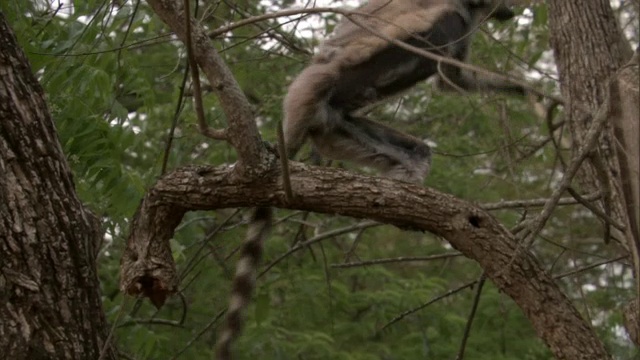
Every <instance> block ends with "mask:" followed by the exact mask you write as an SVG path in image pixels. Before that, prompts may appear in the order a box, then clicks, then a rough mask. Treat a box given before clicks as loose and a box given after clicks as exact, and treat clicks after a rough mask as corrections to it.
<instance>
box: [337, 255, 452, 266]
mask: <svg viewBox="0 0 640 360" xmlns="http://www.w3.org/2000/svg"><path fill="white" fill-rule="evenodd" d="M458 256H462V254H461V253H458V252H456V253H450V254H438V255H430V256H400V257H396V258H386V259H375V260H367V261H358V262H350V263H344V264H331V267H332V268H341V269H344V268H353V267H362V266H368V265H382V264H390V263H397V262H413V261H431V260H440V259H448V258H452V257H458Z"/></svg>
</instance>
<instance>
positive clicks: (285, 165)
mask: <svg viewBox="0 0 640 360" xmlns="http://www.w3.org/2000/svg"><path fill="white" fill-rule="evenodd" d="M278 153H279V155H280V167H281V168H282V187H283V188H284V197H285V199H286V201H287V203H289V204H291V203H292V202H293V191H292V190H291V179H290V178H289V157H288V154H287V148H286V146H285V143H284V130H283V129H282V121H278Z"/></svg>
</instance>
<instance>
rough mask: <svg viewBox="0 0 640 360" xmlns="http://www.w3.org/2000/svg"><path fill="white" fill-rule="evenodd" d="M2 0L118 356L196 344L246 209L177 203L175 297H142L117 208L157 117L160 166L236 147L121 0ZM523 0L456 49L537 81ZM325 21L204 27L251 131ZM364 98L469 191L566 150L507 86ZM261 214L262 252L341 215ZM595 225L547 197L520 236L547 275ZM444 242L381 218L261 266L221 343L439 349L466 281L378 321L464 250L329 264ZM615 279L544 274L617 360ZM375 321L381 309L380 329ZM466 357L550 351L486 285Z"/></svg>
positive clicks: (132, 192)
mask: <svg viewBox="0 0 640 360" xmlns="http://www.w3.org/2000/svg"><path fill="white" fill-rule="evenodd" d="M116 3H123V4H122V6H120V7H117V6H115V5H114V4H116ZM293 3H294V1H291V0H290V1H281V2H276V1H271V2H270V1H260V2H258V1H249V0H244V1H236V2H233V3H231V2H215V3H214V2H201V3H200V4H199V5H200V8H199V9H198V14H199V15H198V18H199V19H200V21H201V22H202V24H203V25H204V26H206V27H207V28H209V29H213V28H216V27H219V26H221V25H223V24H226V23H227V22H229V21H234V20H239V19H241V18H244V17H247V16H250V15H256V14H262V13H264V12H267V11H274V10H277V9H279V8H281V7H286V6H290V5H292V4H293ZM0 9H2V11H3V12H5V14H7V16H8V18H9V20H10V22H11V24H12V26H13V28H14V30H15V31H16V33H17V34H18V36H19V40H20V43H21V44H22V46H23V47H24V49H25V51H26V53H27V54H28V56H29V60H30V62H31V65H32V67H33V72H34V73H35V74H37V76H38V78H39V79H40V81H41V83H42V86H43V87H44V89H45V92H46V94H47V97H48V102H49V105H50V107H51V112H52V114H53V117H54V119H55V122H56V125H57V129H58V136H59V137H60V140H61V143H62V146H63V148H64V151H65V153H66V154H67V156H68V159H69V162H70V164H71V166H72V168H73V171H74V174H75V180H76V186H77V188H78V192H79V194H80V196H81V198H82V199H83V201H84V202H85V203H86V204H87V205H88V206H90V207H91V208H92V209H93V210H94V211H95V212H96V213H98V214H99V215H100V216H101V218H102V220H103V222H104V225H105V229H106V231H107V233H106V241H105V244H104V246H103V249H102V252H101V254H100V258H99V266H100V269H99V271H100V275H101V280H102V287H103V289H102V290H103V294H104V307H105V311H106V312H107V314H108V316H109V317H110V319H111V320H112V321H118V324H119V326H118V327H117V329H116V332H115V337H116V339H117V344H118V346H119V347H120V348H121V350H122V351H123V352H124V353H127V354H131V355H132V356H134V357H135V358H136V359H169V358H172V356H173V355H175V354H177V353H178V351H180V350H181V349H184V352H183V353H181V357H182V358H188V359H208V358H211V356H212V355H211V354H212V347H213V344H214V343H215V334H216V333H215V329H216V328H217V326H218V325H219V324H220V321H219V320H217V315H218V314H219V313H220V312H221V311H223V310H224V309H225V306H226V303H227V298H228V290H229V288H230V283H229V280H230V277H231V273H232V268H233V264H234V260H235V257H234V256H233V254H234V250H235V249H236V248H237V246H238V245H239V243H240V241H241V239H242V238H243V234H244V231H245V228H244V224H245V221H244V220H243V219H242V216H241V215H239V214H237V213H236V212H235V210H233V209H226V210H220V211H216V212H206V213H202V212H201V213H190V214H188V215H187V217H186V218H185V220H184V222H183V225H181V227H180V229H179V231H178V232H177V233H176V234H175V241H174V253H175V256H176V259H177V262H178V266H179V269H180V270H181V273H182V275H183V279H182V284H183V287H184V288H183V293H182V295H183V297H182V298H181V297H174V298H172V299H171V300H170V301H169V302H168V303H167V304H166V305H165V306H164V307H163V308H162V309H161V310H160V311H155V310H154V309H153V308H152V307H151V306H150V305H149V304H148V303H146V302H143V303H139V302H136V304H135V306H131V301H124V300H123V297H122V296H121V294H120V293H119V292H118V284H117V278H118V274H117V272H118V264H119V257H120V253H121V251H122V248H123V245H124V237H125V234H126V229H127V225H128V219H130V218H131V216H132V215H133V213H134V211H135V209H136V206H137V205H138V202H139V199H140V198H141V197H142V196H143V194H144V192H145V189H146V188H148V187H149V186H150V185H151V184H153V182H154V181H155V180H156V179H157V177H158V176H160V175H161V169H162V166H163V160H164V157H165V155H164V154H165V149H166V148H167V146H168V145H167V139H168V138H169V134H170V129H171V128H172V126H173V125H172V124H174V122H175V124H176V126H175V137H174V139H173V142H172V144H171V147H170V149H169V150H170V151H169V153H168V158H167V163H168V168H169V169H171V168H175V167H178V166H181V165H186V164H192V163H200V164H215V165H222V164H230V163H233V161H234V153H233V151H232V149H231V148H230V147H229V146H227V145H226V144H224V143H221V142H212V141H209V140H207V139H205V138H203V137H202V136H200V135H199V134H198V132H197V129H196V126H195V117H194V112H193V108H192V105H191V104H192V99H191V96H190V93H191V91H190V88H189V83H188V82H186V83H185V81H184V79H185V75H184V74H185V71H186V61H185V50H184V47H183V45H182V44H181V43H180V42H178V41H177V40H176V38H175V37H174V36H173V35H172V34H170V33H168V31H167V29H166V27H165V26H163V24H162V23H161V22H160V21H159V20H158V19H157V18H156V17H155V16H154V15H153V13H152V12H151V10H150V9H149V8H148V7H147V5H146V4H145V3H143V2H139V1H133V2H124V1H123V2H119V1H114V2H109V1H95V0H93V1H83V2H80V1H76V2H74V3H73V6H71V5H61V6H60V7H58V3H57V2H53V3H52V4H47V3H46V2H42V1H22V0H9V1H8V2H5V3H3V4H1V5H0ZM521 13H522V14H521V19H523V20H521V21H520V23H519V25H518V26H515V25H514V24H510V25H502V26H493V25H492V26H491V27H490V30H491V31H490V32H489V33H490V34H491V36H490V35H487V34H483V35H481V36H478V38H477V39H475V43H474V45H475V47H474V53H473V56H472V58H473V62H474V63H477V64H481V65H482V66H484V67H487V68H493V69H498V70H499V71H514V72H516V73H521V74H528V75H529V76H531V77H533V78H535V79H539V80H535V84H536V86H539V87H541V88H546V89H547V90H550V91H551V90H553V89H555V87H556V85H557V84H556V83H555V81H554V80H553V78H554V74H553V72H552V70H551V72H550V73H547V72H544V71H539V69H553V67H552V64H551V65H550V63H549V61H550V59H549V52H548V49H547V48H546V42H547V39H548V34H547V30H546V8H545V7H544V6H543V5H537V6H535V7H532V8H528V9H526V10H524V9H521ZM335 19H336V17H335V16H334V15H331V14H325V15H323V16H322V17H318V16H315V17H313V21H302V20H301V19H300V17H293V18H291V19H289V20H288V21H286V20H284V19H280V20H277V21H276V20H273V21H270V22H263V23H259V24H255V25H252V26H246V27H241V28H238V29H237V30H234V31H233V32H230V33H227V34H225V35H224V37H223V38H218V39H215V40H214V42H215V44H216V47H217V48H218V49H219V50H220V52H221V54H222V55H223V56H224V58H225V60H226V62H227V64H229V66H230V67H231V68H232V71H233V73H234V75H235V76H236V78H237V80H238V82H239V83H240V84H241V86H242V88H243V89H244V91H245V92H246V94H247V96H248V98H249V99H250V100H251V101H252V103H253V105H254V106H255V113H256V119H257V120H258V121H259V124H260V126H261V131H262V134H263V137H264V138H265V139H266V140H268V141H275V125H276V123H277V120H279V119H280V118H281V116H282V114H281V109H280V103H281V100H282V97H283V94H284V92H285V89H286V85H287V83H288V82H289V81H290V80H291V78H292V77H293V76H295V74H296V73H297V72H298V71H299V70H300V69H301V68H302V66H303V65H304V63H305V61H306V60H307V59H308V54H305V53H304V52H303V49H306V50H310V49H311V48H312V46H314V45H315V44H317V41H318V39H319V38H321V37H322V36H324V34H325V33H326V32H327V31H328V30H329V29H331V28H332V27H333V26H334V24H335ZM311 30H312V31H311ZM309 34H313V37H309V36H308V35H309ZM302 35H305V36H302ZM492 36H493V37H492ZM496 39H499V41H496ZM185 84H186V85H185ZM181 96H183V97H181ZM204 100H205V109H206V116H207V120H208V121H209V123H210V124H211V125H212V126H215V127H223V126H224V123H225V119H224V114H223V113H222V111H221V110H220V108H219V106H218V103H217V101H216V99H215V97H214V96H213V95H212V94H211V93H207V94H206V96H205V98H204ZM374 111H375V114H376V116H377V118H379V119H382V121H393V123H394V124H395V125H397V127H398V128H400V129H402V130H403V131H407V132H410V133H412V134H420V136H422V137H424V138H425V140H426V141H428V142H429V143H430V144H432V145H433V147H434V150H435V151H436V155H435V157H434V161H433V169H434V170H433V172H432V174H431V176H430V178H429V179H428V180H427V185H428V186H431V187H435V188H437V189H440V190H442V191H444V192H448V193H451V194H453V195H455V196H459V197H461V198H465V199H469V200H473V201H477V202H479V203H489V202H498V201H502V200H505V199H508V200H516V199H532V198H543V197H545V196H548V195H549V193H550V191H551V189H552V188H553V185H554V183H555V182H557V180H558V178H559V176H560V174H561V172H562V162H561V160H563V159H566V158H567V156H568V149H569V146H570V142H569V137H568V136H567V133H566V131H567V130H562V131H564V132H561V131H557V132H556V133H555V134H556V142H557V143H558V145H559V147H558V148H556V147H554V144H553V142H552V141H549V127H548V125H549V124H547V123H545V122H544V121H542V120H541V119H540V118H539V117H538V116H536V114H535V113H533V112H532V111H531V106H530V104H528V103H527V102H526V101H523V100H519V99H514V98H507V97H504V96H487V95H481V96H478V95H474V96H465V97H461V96H459V95H456V94H441V93H437V92H435V91H433V89H432V86H431V85H430V84H424V85H421V86H419V87H418V89H416V91H413V92H411V93H410V94H408V95H407V96H405V97H403V98H402V99H399V100H397V101H394V102H391V103H390V104H385V105H383V106H380V107H378V108H377V109H375V110H374ZM343 166H349V165H348V164H344V165H343ZM354 171H366V169H365V170H362V169H354ZM528 211H531V209H526V208H518V209H516V210H500V211H496V212H495V215H496V216H498V217H499V218H500V219H501V220H502V221H503V222H504V224H505V225H506V226H513V225H515V224H516V223H517V222H518V221H520V220H521V219H522V218H523V217H524V216H526V215H527V214H528ZM534 211H535V210H534ZM277 215H278V217H279V218H282V219H283V221H282V222H280V223H279V225H278V226H277V227H276V229H275V231H274V234H273V236H272V237H271V239H270V240H269V243H268V244H267V249H266V251H267V254H266V256H265V264H269V263H270V262H272V261H274V260H275V259H277V258H278V257H279V256H281V255H282V254H284V253H285V252H287V250H288V249H290V248H291V247H292V245H293V244H294V243H295V242H296V241H304V240H305V239H310V238H311V237H313V236H315V235H318V234H322V233H323V232H325V231H327V230H330V229H334V228H337V227H348V226H351V225H353V224H354V223H355V222H356V220H353V219H345V218H340V217H335V216H325V215H320V214H303V213H292V212H288V211H279V212H278V214H277ZM601 233H602V226H601V224H600V222H599V221H598V220H597V219H596V218H595V217H594V216H593V215H592V214H591V213H590V212H588V211H587V210H586V209H584V208H582V207H579V206H569V207H563V208H560V209H558V210H557V211H556V212H555V213H554V217H553V219H552V221H551V222H550V224H549V225H548V226H547V227H546V228H545V230H544V232H543V233H542V234H541V235H540V239H539V240H538V241H537V243H536V246H535V248H534V249H533V251H535V252H536V254H537V255H538V256H539V259H540V262H541V263H542V264H543V265H544V266H545V267H546V268H547V269H548V270H549V271H550V272H551V273H553V274H563V273H566V272H569V271H572V270H576V269H580V268H582V267H585V266H588V265H590V264H593V263H595V262H599V261H602V260H603V259H608V258H613V257H615V256H616V254H619V253H620V248H619V247H618V245H617V244H615V243H612V244H609V245H605V244H603V243H602V240H601V236H600V234H601ZM445 252H452V250H451V249H450V247H449V246H448V245H447V244H446V243H444V242H443V241H441V240H440V239H437V238H434V237H433V236H432V235H430V234H418V233H413V232H408V231H401V230H399V229H395V228H391V227H383V226H379V227H373V228H369V229H366V230H362V231H360V232H358V231H352V232H349V233H347V234H346V235H341V236H336V237H333V238H329V239H327V240H324V241H323V242H320V243H317V244H315V245H312V246H309V247H305V248H304V249H303V250H301V251H298V252H295V253H293V254H291V255H289V256H287V257H285V258H284V260H283V261H281V262H279V263H277V264H276V265H275V266H274V267H272V268H270V269H269V271H268V272H266V273H265V274H264V276H262V277H261V278H260V280H259V289H258V293H257V294H256V297H255V299H256V300H255V302H254V304H253V305H252V308H251V311H250V314H249V316H248V317H249V320H248V322H249V323H248V325H247V329H246V330H245V333H244V335H243V337H242V339H241V340H240V342H239V344H238V345H237V349H238V353H239V356H238V359H251V358H255V357H256V356H257V357H260V358H262V359H306V360H310V359H345V360H346V359H362V360H364V359H450V358H454V357H455V354H457V352H458V350H459V347H460V343H461V341H462V338H463V333H464V330H465V326H466V323H467V318H468V315H469V313H470V309H471V307H472V304H473V299H474V294H475V288H474V289H473V290H470V289H466V290H463V291H461V292H459V293H457V294H455V295H452V296H448V297H445V298H444V299H442V300H441V301H437V302H435V303H434V304H432V305H430V306H427V307H425V308H424V309H421V310H419V311H415V312H413V313H411V314H410V315H408V316H406V317H404V318H402V319H401V320H400V321H397V322H394V323H393V324H390V322H391V320H392V319H394V318H396V317H397V316H399V315H400V314H402V313H403V312H405V311H407V310H410V309H414V308H418V307H420V306H421V305H422V304H424V303H426V302H428V301H429V300H430V299H433V298H435V297H438V296H440V295H442V294H444V293H446V292H447V291H449V290H451V289H455V288H457V287H459V286H462V285H464V284H466V283H468V282H470V281H474V280H477V279H478V277H479V276H480V275H481V270H480V269H479V267H478V266H476V265H475V264H474V263H471V262H470V261H468V260H465V259H463V258H461V257H456V258H449V259H446V260H435V261H430V262H419V261H411V262H409V261H405V262H397V263H392V264H387V265H370V266H360V267H355V268H348V269H344V268H333V267H331V264H339V263H343V262H351V261H359V260H369V259H380V258H392V257H400V256H427V255H433V254H441V253H445ZM629 277H630V272H629V270H628V269H627V268H626V267H625V266H624V265H623V264H622V263H620V262H617V263H614V264H609V265H606V266H600V267H595V268H592V269H589V270H585V271H582V272H579V273H577V274H576V275H573V276H569V277H566V278H562V279H560V280H559V281H560V283H561V285H562V286H563V287H564V288H565V290H566V291H567V294H568V296H569V297H571V298H573V299H574V300H575V302H576V304H578V306H579V308H580V310H581V311H583V312H584V314H585V316H589V318H590V319H592V322H593V324H594V326H596V327H597V329H598V331H599V332H600V334H601V336H602V338H603V339H604V340H605V341H606V343H607V345H608V347H609V348H610V350H611V351H612V352H613V353H614V354H615V356H616V357H617V358H618V359H630V358H631V357H632V356H633V354H634V352H633V350H632V349H631V348H630V345H629V343H628V342H626V340H625V338H624V336H623V335H622V332H621V328H620V324H621V319H620V315H619V313H618V312H617V307H618V306H619V304H621V303H623V302H624V300H625V299H628V298H629V297H630V296H632V295H631V294H630V293H629V289H628V288H629ZM123 306H124V307H125V309H124V312H123V313H124V315H123V316H122V317H120V314H121V313H122V311H121V308H122V307H123ZM185 312H186V313H185ZM183 316H184V319H183V320H184V321H182V322H181V319H182V317H183ZM389 324H390V325H389ZM385 325H389V326H388V328H386V329H385V330H382V328H383V327H384V326H385ZM466 357H467V358H468V359H500V360H507V359H513V360H516V359H528V360H537V359H548V358H549V357H550V354H549V352H548V350H546V348H545V347H544V344H542V343H541V342H540V341H539V340H538V339H537V337H536V335H535V333H534V332H533V330H532V328H531V326H530V324H529V323H528V322H527V320H526V318H525V317H524V316H523V314H522V313H521V311H520V310H519V309H518V308H517V307H516V306H515V305H514V304H513V303H512V302H511V301H510V299H508V298H507V297H506V296H504V295H502V294H500V293H499V292H498V291H497V290H496V289H495V288H494V287H493V286H491V285H490V284H488V285H486V286H485V288H484V289H483V292H482V297H481V299H480V303H479V307H478V311H477V314H476V316H475V318H474V323H473V326H472V328H471V333H470V337H469V339H468V344H467V350H466Z"/></svg>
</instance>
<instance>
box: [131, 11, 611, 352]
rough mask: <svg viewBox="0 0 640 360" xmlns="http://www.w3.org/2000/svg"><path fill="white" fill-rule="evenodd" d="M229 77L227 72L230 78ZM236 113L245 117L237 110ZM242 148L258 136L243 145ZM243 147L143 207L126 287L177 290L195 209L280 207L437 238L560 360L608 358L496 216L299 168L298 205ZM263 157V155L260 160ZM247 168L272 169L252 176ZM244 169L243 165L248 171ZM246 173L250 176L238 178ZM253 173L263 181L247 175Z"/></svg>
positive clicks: (205, 59)
mask: <svg viewBox="0 0 640 360" xmlns="http://www.w3.org/2000/svg"><path fill="white" fill-rule="evenodd" d="M148 3H149V4H150V5H151V7H152V8H153V10H154V11H155V12H156V13H157V14H158V16H159V17H160V18H161V19H162V20H163V21H164V22H165V23H167V24H168V25H169V27H170V28H171V29H172V30H173V31H174V32H175V33H176V35H177V36H178V38H180V39H181V40H182V41H184V40H185V38H186V36H185V17H184V11H183V8H182V6H181V4H182V1H176V0H148ZM191 23H192V28H193V39H194V41H193V53H194V56H195V57H196V59H197V61H198V64H199V66H200V67H201V68H202V70H203V71H204V73H205V75H206V76H207V78H208V79H209V81H210V82H212V83H214V84H225V86H217V87H216V89H217V91H218V94H219V95H220V94H224V96H225V101H226V102H228V103H229V104H234V106H242V107H245V108H248V107H249V104H247V103H246V100H244V99H243V98H242V97H239V96H236V95H234V94H237V93H238V92H237V90H238V89H236V88H235V87H236V86H237V84H236V83H235V81H233V79H232V78H231V79H230V78H228V77H229V76H231V74H230V73H229V71H228V70H227V69H226V67H225V66H224V63H222V62H221V59H220V57H219V56H218V55H217V54H216V53H215V49H214V48H213V46H212V45H211V43H210V42H209V41H207V40H205V38H206V34H205V33H204V31H203V30H202V29H201V28H200V27H199V26H198V24H197V23H195V22H194V21H191ZM220 69H223V70H224V71H221V70H220ZM234 111H237V108H235V110H234ZM228 125H229V129H230V130H232V131H229V132H228V133H229V134H231V133H236V134H240V133H241V132H240V131H239V129H238V127H240V128H244V129H245V130H246V129H248V128H251V131H250V132H251V133H253V129H254V128H255V127H256V125H255V122H254V120H253V119H252V118H251V117H247V116H245V117H238V116H230V118H229V123H228ZM230 136H231V137H232V138H231V139H230V143H231V144H233V145H234V146H235V144H237V143H239V142H240V143H242V142H243V141H253V140H254V139H252V138H245V139H241V138H235V137H234V136H233V135H230ZM247 148H250V146H246V145H245V146H242V147H239V148H236V150H238V157H239V164H236V166H234V167H233V168H214V167H206V166H201V167H185V168H182V169H178V170H176V171H174V172H172V173H169V174H167V175H165V176H164V177H163V178H162V179H160V180H159V181H158V182H157V183H156V184H155V185H154V186H153V187H152V188H151V189H150V190H149V192H148V194H147V195H146V196H145V198H144V199H143V201H142V203H141V205H140V208H139V209H138V212H137V214H136V217H135V219H134V221H133V223H132V225H131V230H130V231H131V233H130V235H129V237H128V239H127V248H126V250H125V253H124V255H123V259H122V265H121V282H120V284H121V289H122V290H123V291H125V292H128V293H130V294H144V295H146V296H149V297H151V299H152V300H153V301H154V302H157V303H162V301H164V297H165V296H166V295H167V294H169V293H172V292H174V291H176V289H177V286H178V284H177V277H176V274H175V265H174V263H173V260H172V258H171V251H170V248H169V239H170V238H171V236H172V235H173V232H174V230H175V227H176V226H177V224H178V223H179V222H180V220H181V219H182V216H183V215H184V213H185V212H186V211H190V210H203V209H217V208H224V207H242V206H275V207H282V208H290V209H300V210H308V211H315V212H324V213H339V214H343V215H346V216H352V217H358V218H370V219H375V220H378V221H381V222H385V223H388V224H393V225H396V226H399V227H404V228H411V229H417V230H425V231H430V232H432V233H434V234H436V235H439V236H442V237H443V238H445V239H446V240H448V241H449V242H450V243H451V244H452V246H453V247H454V248H456V249H458V250H459V251H461V252H462V253H463V254H464V255H465V256H467V257H469V258H471V259H474V260H476V261H477V262H478V263H479V264H480V265H481V266H482V267H483V269H484V270H485V272H486V274H487V276H488V277H489V278H490V279H491V280H492V281H493V282H494V283H495V284H496V285H497V286H498V287H499V288H500V289H501V291H503V292H504V293H505V294H507V295H509V296H510V297H511V298H512V299H513V300H514V301H515V302H516V303H517V304H518V306H520V307H521V308H522V310H523V311H524V313H525V315H526V316H527V317H528V318H529V320H530V321H531V323H532V325H533V327H534V329H535V330H536V331H537V333H538V335H539V336H540V337H541V338H542V339H543V340H544V341H545V342H546V343H547V344H548V346H549V347H550V349H551V351H552V352H553V353H554V355H555V356H556V358H558V359H567V360H568V359H571V360H574V359H581V360H603V359H608V358H610V356H609V355H608V354H607V352H606V350H605V349H604V346H603V345H602V343H601V341H600V340H599V339H598V338H597V336H596V335H595V332H594V331H593V328H592V327H591V326H590V324H589V323H588V322H586V321H585V320H584V319H583V318H582V317H581V316H580V314H579V312H578V311H577V310H576V308H575V307H574V306H573V304H572V303H571V302H570V300H569V299H568V298H567V297H566V296H565V295H564V294H563V293H562V292H561V290H560V289H559V288H558V286H557V285H556V284H555V282H554V281H553V280H552V279H551V277H550V276H549V274H547V273H546V272H545V271H543V270H542V269H541V267H540V266H539V264H538V263H537V261H536V260H535V258H534V257H533V255H532V254H531V253H530V252H529V251H527V249H526V248H524V247H523V246H519V245H518V244H517V242H516V241H515V239H514V237H513V235H512V234H511V233H510V232H509V231H508V230H506V229H505V228H504V227H503V226H502V225H500V224H499V223H498V222H497V221H496V220H495V219H494V218H493V217H492V216H491V215H490V214H488V213H486V212H485V211H483V210H481V209H479V208H477V207H476V206H474V205H472V204H470V203H468V202H465V201H462V200H460V199H456V198H454V197H452V196H449V195H446V194H442V193H439V192H437V191H435V190H431V189H425V188H422V187H419V186H416V185H411V184H405V183H400V182H395V181H392V180H388V179H379V178H372V177H366V176H362V175H357V174H352V173H349V172H346V171H342V170H338V169H320V168H314V167H308V166H304V165H301V164H297V163H292V164H290V165H291V188H292V190H293V192H294V194H295V197H294V199H286V197H285V195H284V192H283V189H282V179H281V177H282V175H281V171H280V169H278V168H277V167H275V166H273V164H275V161H274V160H273V159H272V158H273V155H272V154H269V153H268V152H267V151H263V150H260V148H259V147H258V152H257V154H258V156H260V158H259V159H257V158H253V159H247V156H251V155H250V154H249V152H248V151H246V150H243V149H247ZM254 156H255V155H254ZM246 162H253V163H261V164H262V165H260V166H259V168H261V169H265V170H264V171H259V172H250V171H249V172H247V171H246V170H244V168H246ZM239 165H240V166H239ZM238 169H243V170H242V173H240V175H239V173H238ZM248 173H253V174H252V175H251V176H247V174H248Z"/></svg>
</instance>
